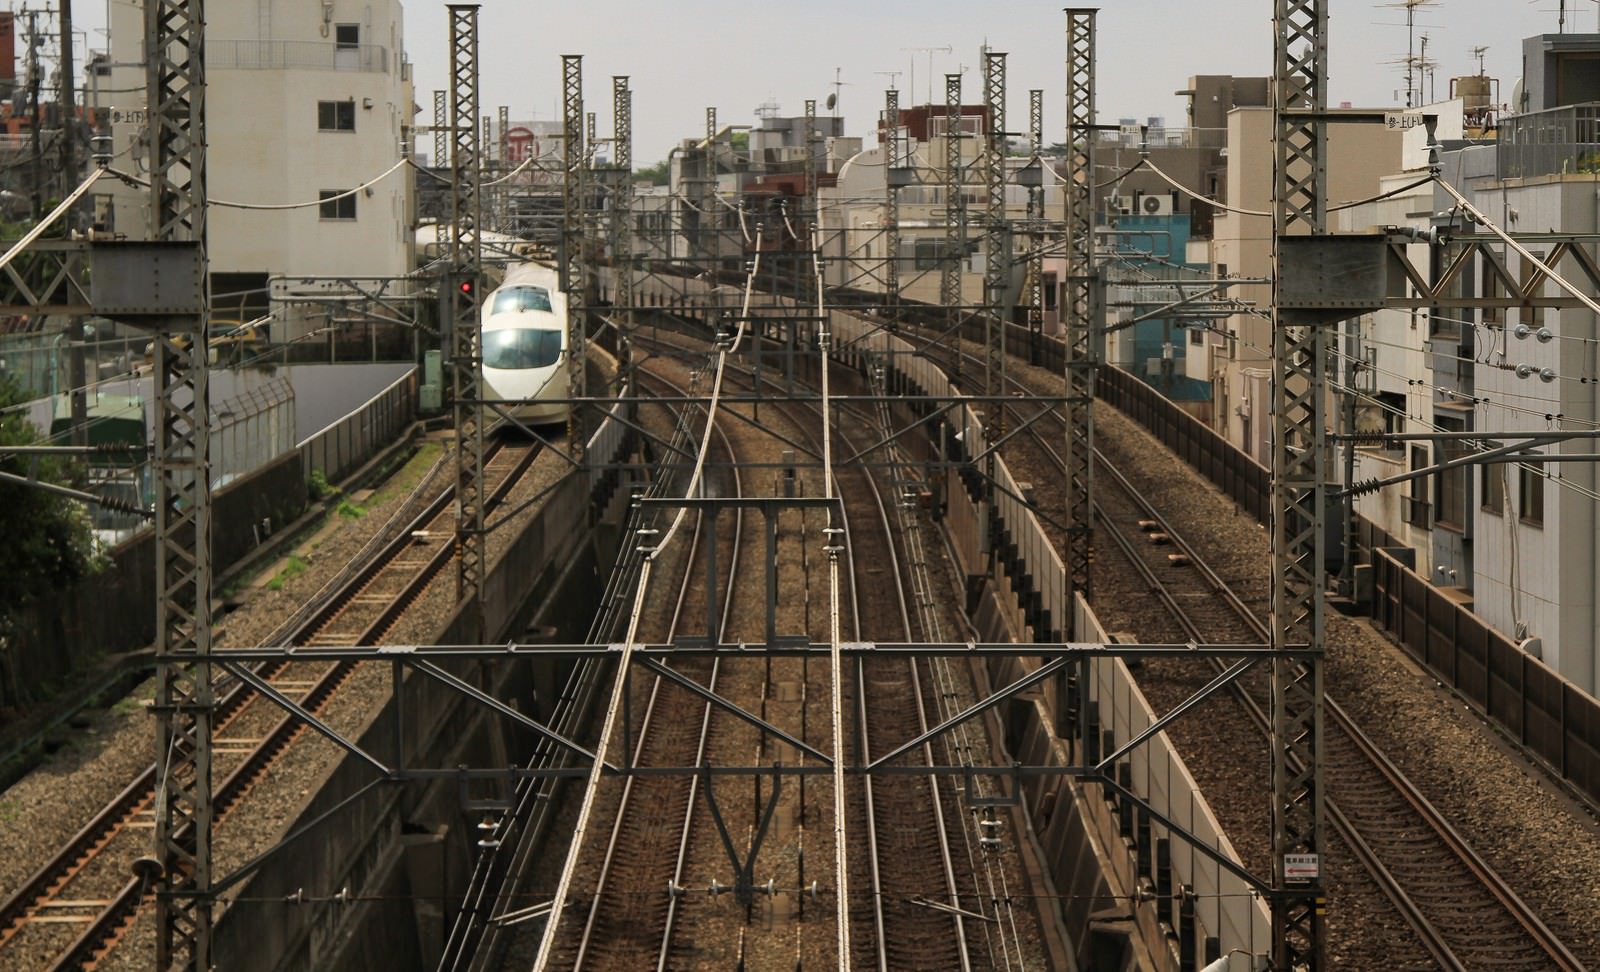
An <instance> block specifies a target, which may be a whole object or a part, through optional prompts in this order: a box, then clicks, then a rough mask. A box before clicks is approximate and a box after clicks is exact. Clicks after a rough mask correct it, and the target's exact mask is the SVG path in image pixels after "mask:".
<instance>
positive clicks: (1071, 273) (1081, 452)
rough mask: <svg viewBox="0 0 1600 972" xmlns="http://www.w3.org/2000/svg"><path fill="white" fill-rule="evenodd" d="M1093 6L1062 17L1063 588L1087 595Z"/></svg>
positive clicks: (1094, 341)
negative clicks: (1064, 85) (1064, 143)
mask: <svg viewBox="0 0 1600 972" xmlns="http://www.w3.org/2000/svg"><path fill="white" fill-rule="evenodd" d="M1098 12H1099V11H1098V9H1097V8H1092V7H1069V8H1068V9H1067V11H1066V14H1067V152H1066V172H1065V173H1064V177H1065V180H1066V185H1065V186H1064V187H1063V193H1062V195H1063V196H1064V197H1065V198H1064V206H1065V216H1066V230H1067V239H1066V250H1067V279H1066V292H1065V293H1064V294H1063V296H1062V301H1061V310H1062V313H1063V315H1064V321H1063V323H1064V324H1065V338H1066V381H1067V407H1066V415H1067V441H1066V453H1065V456H1064V458H1065V459H1066V467H1067V469H1066V478H1067V510H1066V516H1067V549H1066V550H1065V551H1063V553H1064V557H1063V559H1064V560H1065V562H1066V569H1067V590H1068V591H1069V592H1070V591H1082V592H1083V593H1084V594H1085V596H1087V595H1088V594H1089V591H1090V585H1089V566H1090V562H1091V560H1092V559H1093V546H1094V385H1095V371H1096V369H1097V368H1098V367H1099V365H1100V356H1099V339H1098V335H1097V334H1096V333H1095V332H1096V329H1097V328H1098V327H1099V325H1100V312H1101V307H1100V303H1101V296H1100V287H1099V283H1100V280H1099V270H1098V268H1096V266H1095V262H1094V256H1095V255H1094V250H1095V247H1094V137H1095V128H1094V119H1095V113H1094V40H1095V35H1094V31H1095V15H1096V14H1097V13H1098Z"/></svg>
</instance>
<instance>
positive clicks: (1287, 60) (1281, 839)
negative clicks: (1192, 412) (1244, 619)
mask: <svg viewBox="0 0 1600 972" xmlns="http://www.w3.org/2000/svg"><path fill="white" fill-rule="evenodd" d="M1273 27H1274V34H1275V41H1276V43H1275V49H1274V60H1273V64H1274V68H1275V70H1274V72H1273V74H1274V77H1275V79H1276V80H1275V96H1274V102H1273V103H1274V107H1275V109H1276V111H1277V119H1276V125H1275V128H1274V149H1275V152H1274V160H1273V161H1274V165H1273V176H1274V187H1273V207H1272V209H1273V214H1272V222H1273V227H1272V229H1273V280H1274V284H1273V328H1272V371H1273V376H1274V382H1273V392H1272V394H1273V410H1272V411H1273V439H1272V463H1271V466H1272V506H1271V509H1272V516H1271V518H1270V520H1271V522H1270V526H1269V529H1270V532H1271V535H1272V569H1273V590H1272V609H1271V623H1270V626H1271V636H1272V644H1274V645H1285V644H1289V643H1303V644H1307V645H1309V646H1310V648H1311V655H1310V657H1309V658H1306V659H1301V660H1289V659H1279V660H1277V661H1275V662H1274V663H1273V666H1272V794H1273V799H1272V883H1273V886H1274V888H1276V889H1278V891H1279V892H1280V893H1279V894H1278V895H1277V896H1276V897H1274V899H1273V907H1272V928H1273V964H1274V966H1275V967H1276V968H1280V969H1306V970H1308V972H1317V970H1319V969H1321V968H1323V966H1324V962H1325V955H1324V948H1325V941H1324V935H1325V926H1324V918H1323V910H1324V898H1323V894H1324V892H1323V883H1322V878H1321V876H1320V863H1321V860H1322V851H1323V846H1322V845H1323V839H1322V835H1323V833H1324V826H1323V801H1324V789H1323V780H1322V738H1323V736H1322V733H1323V712H1322V698H1323V654H1322V652H1323V647H1324V616H1323V613H1324V610H1325V605H1324V598H1323V591H1324V585H1325V583H1326V580H1325V578H1324V576H1323V546H1324V543H1325V540H1324V536H1325V535H1324V533H1323V510H1324V509H1325V508H1326V506H1325V504H1326V495H1327V492H1328V478H1327V470H1326V469H1325V468H1324V455H1325V453H1324V449H1325V447H1326V424H1325V419H1324V416H1323V411H1324V408H1325V402H1326V400H1327V392H1328V385H1327V360H1328V357H1327V352H1328V350H1329V348H1328V334H1329V328H1330V325H1332V324H1333V323H1334V315H1319V314H1317V313H1306V314H1294V313H1292V312H1286V311H1284V310H1283V309H1282V308H1281V307H1280V306H1279V296H1280V292H1281V290H1282V287H1283V280H1284V274H1285V271H1286V267H1287V264H1286V261H1285V259H1284V252H1285V245H1284V243H1283V239H1284V237H1286V236H1288V235H1289V234H1290V233H1291V232H1295V233H1301V234H1304V233H1306V232H1308V231H1309V232H1310V233H1311V234H1312V235H1313V236H1316V235H1321V234H1326V233H1327V231H1328V227H1327V169H1326V167H1327V123H1326V122H1325V121H1323V120H1321V119H1320V118H1319V117H1318V114H1319V113H1321V112H1323V111H1325V110H1326V109H1327V96H1328V91H1327V89H1328V46H1327V32H1328V4H1327V0H1275V3H1274V9H1273ZM1296 111H1301V112H1306V111H1308V112H1310V115H1309V116H1305V117H1297V116H1296V115H1295V114H1294V112H1296ZM1291 862H1293V863H1294V864H1295V865H1296V867H1295V868H1294V871H1295V872H1296V875H1297V876H1296V877H1295V879H1293V880H1292V881H1291V878H1290V876H1289V873H1290V867H1289V865H1290V863H1291ZM1308 871H1309V873H1310V874H1311V877H1310V878H1309V879H1306V878H1304V877H1302V875H1305V874H1306V873H1307V872H1308Z"/></svg>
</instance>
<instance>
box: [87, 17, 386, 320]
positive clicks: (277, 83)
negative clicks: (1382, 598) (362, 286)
mask: <svg viewBox="0 0 1600 972" xmlns="http://www.w3.org/2000/svg"><path fill="white" fill-rule="evenodd" d="M403 26H404V24H403V13H402V9H401V4H400V3H399V0H317V2H309V0H307V2H302V0H251V2H245V3H228V4H212V5H211V6H210V7H209V8H208V9H207V23H206V78H207V97H206V132H205V140H206V150H207V181H208V191H209V194H210V198H211V207H210V210H209V212H208V213H207V226H208V254H209V257H210V262H211V272H212V291H213V304H214V306H215V307H216V308H217V312H218V313H219V314H220V313H223V311H224V310H225V308H227V307H228V306H229V305H230V304H237V305H238V308H239V311H240V314H241V316H242V315H243V314H248V313H250V312H251V311H252V310H254V309H257V308H259V307H261V306H263V305H264V301H261V300H259V299H258V298H260V297H262V296H263V295H264V292H265V291H264V288H265V287H266V285H267V284H266V282H267V279H268V278H269V277H270V276H272V275H286V276H287V277H288V278H291V282H292V280H293V279H297V278H303V277H317V276H394V275H399V274H403V273H405V272H407V271H408V270H409V269H410V268H411V253H412V250H413V244H412V235H413V226H412V223H413V217H412V212H411V211H412V201H411V190H410V186H411V185H412V178H411V174H410V173H409V171H408V170H407V167H406V166H403V165H401V166H399V167H398V168H395V167H396V165H397V163H400V162H401V160H402V159H403V158H404V157H405V155H406V154H407V144H408V142H409V141H410V130H411V126H412V120H413V99H412V91H411V77H410V64H409V63H408V62H407V61H406V58H405V53H404V50H405V48H404V31H403ZM110 35H111V56H110V73H109V77H99V78H97V84H96V85H95V96H96V97H98V98H99V99H100V102H101V103H100V105H99V107H102V108H105V109H106V110H107V114H108V116H109V119H110V123H111V128H112V136H113V140H114V150H115V152H116V158H115V159H114V161H113V163H112V165H113V166H114V167H116V168H119V169H125V170H127V171H129V172H130V173H132V174H135V175H142V174H143V173H144V170H145V166H146V164H147V157H148V151H149V148H148V142H147V139H148V137H149V136H148V132H147V130H146V126H145V112H144V87H145V82H144V62H145V52H144V50H143V43H144V41H143V37H144V7H143V4H142V3H119V4H114V5H112V7H111V23H110ZM391 169H394V171H392V172H390V171H389V170H391ZM386 172H388V175H386V176H385V175H384V173H386ZM380 177H381V178H380ZM107 203H109V207H110V209H111V211H112V214H113V215H112V217H111V218H112V220H113V221H114V228H115V230H116V231H117V232H118V233H122V234H126V235H128V236H130V237H134V238H137V237H139V236H142V235H144V234H145V233H147V232H148V225H149V199H148V194H147V193H146V192H143V191H140V190H136V189H132V188H127V187H118V188H116V189H114V190H113V192H112V194H111V198H110V199H109V200H107ZM290 204H301V205H297V206H296V207H295V208H283V207H285V206H287V205H290ZM289 289H291V290H292V289H294V288H293V287H290V288H289Z"/></svg>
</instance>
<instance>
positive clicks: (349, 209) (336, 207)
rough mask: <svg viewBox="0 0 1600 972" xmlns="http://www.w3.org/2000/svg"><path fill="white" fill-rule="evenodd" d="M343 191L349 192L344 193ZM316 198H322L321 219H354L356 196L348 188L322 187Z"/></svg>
mask: <svg viewBox="0 0 1600 972" xmlns="http://www.w3.org/2000/svg"><path fill="white" fill-rule="evenodd" d="M345 193H350V194H349V195H345ZM317 198H319V199H321V200H322V206H321V210H320V211H321V213H322V218H323V219H355V218H356V197H355V193H353V192H350V190H348V189H324V190H322V192H320V193H319V194H318V196H317Z"/></svg>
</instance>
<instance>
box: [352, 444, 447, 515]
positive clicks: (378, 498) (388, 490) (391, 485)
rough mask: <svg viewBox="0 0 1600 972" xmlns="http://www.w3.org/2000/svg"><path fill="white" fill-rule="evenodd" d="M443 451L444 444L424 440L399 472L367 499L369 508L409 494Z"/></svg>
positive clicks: (385, 481)
mask: <svg viewBox="0 0 1600 972" xmlns="http://www.w3.org/2000/svg"><path fill="white" fill-rule="evenodd" d="M443 452H444V446H443V445H442V444H440V443H438V442H424V443H423V444H422V445H421V446H419V447H418V448H417V451H416V452H413V453H412V454H411V457H410V458H409V459H407V460H406V464H405V465H404V466H402V467H401V468H400V470H399V471H398V472H396V473H395V474H394V475H393V476H390V477H388V478H387V479H386V480H384V483H383V485H382V486H379V487H378V488H377V490H375V491H374V492H373V494H372V496H371V498H370V499H368V500H367V509H373V508H374V507H379V506H382V505H383V504H385V503H387V502H389V501H390V500H392V499H395V498H396V497H400V496H406V495H409V494H410V493H411V491H412V490H413V489H416V488H417V484H418V483H420V482H422V477H423V476H425V475H427V472H428V470H429V469H432V468H433V464H434V463H435V462H437V461H438V460H439V456H440V455H441V454H442V453H443Z"/></svg>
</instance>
